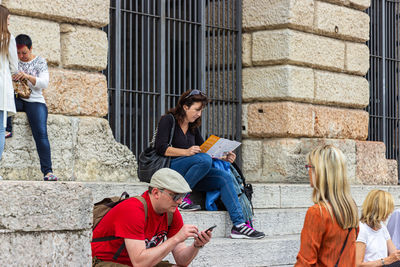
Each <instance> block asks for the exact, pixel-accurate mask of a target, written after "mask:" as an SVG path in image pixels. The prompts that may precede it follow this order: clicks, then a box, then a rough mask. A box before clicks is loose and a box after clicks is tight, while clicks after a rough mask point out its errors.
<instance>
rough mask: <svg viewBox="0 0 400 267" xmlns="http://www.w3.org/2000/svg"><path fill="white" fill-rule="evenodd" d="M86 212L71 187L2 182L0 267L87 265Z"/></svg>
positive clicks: (86, 204)
mask: <svg viewBox="0 0 400 267" xmlns="http://www.w3.org/2000/svg"><path fill="white" fill-rule="evenodd" d="M66 200H68V201H66ZM92 207H93V199H92V194H91V191H90V190H89V189H87V188H85V186H82V185H80V184H77V183H64V182H57V183H49V182H26V181H24V182H21V181H2V182H1V183H0V250H1V251H2V253H1V257H0V266H87V267H89V266H91V248H90V242H89V240H90V238H91V234H92V233H91V224H92V220H91V218H92Z"/></svg>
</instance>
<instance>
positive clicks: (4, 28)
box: [0, 5, 11, 55]
mask: <svg viewBox="0 0 400 267" xmlns="http://www.w3.org/2000/svg"><path fill="white" fill-rule="evenodd" d="M9 15H10V11H8V8H6V7H5V6H3V5H0V54H3V55H8V46H9V45H10V39H11V34H10V32H9V30H8V24H7V20H8V16H9Z"/></svg>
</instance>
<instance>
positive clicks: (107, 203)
mask: <svg viewBox="0 0 400 267" xmlns="http://www.w3.org/2000/svg"><path fill="white" fill-rule="evenodd" d="M134 198H136V199H138V200H139V201H140V202H142V204H143V207H144V221H145V222H146V221H147V202H146V200H145V199H144V197H142V196H135V197H134ZM127 199H129V194H128V193H127V192H123V193H122V195H121V196H120V197H108V198H104V199H103V200H102V201H100V202H97V203H95V204H94V207H93V225H92V231H93V230H94V229H95V228H96V226H97V225H98V224H99V223H100V221H101V220H102V219H103V217H104V216H105V215H106V214H107V213H108V212H109V211H110V210H111V209H112V208H114V207H115V206H117V205H118V204H119V203H121V202H122V201H125V200H127ZM167 216H168V228H169V227H170V226H171V224H172V219H173V216H174V214H173V213H171V212H168V213H167ZM120 238H121V237H116V236H104V237H98V238H93V239H92V242H104V241H111V240H116V239H120ZM124 248H125V242H122V245H121V246H120V247H119V248H118V250H117V251H116V252H115V254H114V256H113V259H114V260H117V258H118V257H119V255H120V254H121V252H122V251H123V250H124Z"/></svg>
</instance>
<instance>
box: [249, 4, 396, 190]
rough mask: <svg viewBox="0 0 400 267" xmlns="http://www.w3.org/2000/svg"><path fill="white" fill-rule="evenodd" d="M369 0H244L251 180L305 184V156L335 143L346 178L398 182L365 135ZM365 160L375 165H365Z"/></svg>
mask: <svg viewBox="0 0 400 267" xmlns="http://www.w3.org/2000/svg"><path fill="white" fill-rule="evenodd" d="M369 5H370V1H369V0H329V1H328V0H326V1H322V0H321V1H317V0H279V1H275V0H273V1H258V0H243V39H242V47H243V52H242V53H243V54H242V55H243V84H242V90H243V91H242V94H243V102H244V106H243V126H244V127H243V129H244V130H243V136H244V140H243V147H242V152H243V159H244V166H243V169H244V172H245V175H247V177H248V180H249V181H253V182H285V183H304V182H308V177H307V173H306V171H305V169H304V164H306V162H305V155H306V154H307V153H308V152H309V151H310V150H311V149H312V148H314V147H315V146H316V145H318V144H325V143H333V144H335V145H337V146H338V147H340V148H341V149H342V150H343V151H344V152H345V154H346V156H347V159H348V166H349V178H350V180H351V182H352V183H355V184H359V183H363V184H365V183H375V184H397V163H396V162H395V161H388V160H386V158H385V147H384V145H383V144H382V143H378V142H367V141H365V140H366V139H367V136H368V119H369V115H368V113H367V112H366V111H365V110H364V108H365V107H366V106H367V105H368V103H369V84H368V81H367V80H366V79H365V78H364V75H365V74H366V73H367V71H368V69H369V49H368V46H367V45H366V44H365V42H366V41H367V40H368V39H369V16H368V14H367V13H365V9H367V8H368V7H369ZM371 166H374V167H372V168H371Z"/></svg>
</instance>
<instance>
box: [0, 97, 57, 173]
mask: <svg viewBox="0 0 400 267" xmlns="http://www.w3.org/2000/svg"><path fill="white" fill-rule="evenodd" d="M15 106H16V108H17V111H24V112H25V113H26V116H27V117H28V122H29V125H30V127H31V130H32V135H33V139H35V143H36V149H37V152H38V154H39V160H40V170H41V171H42V173H43V175H46V174H47V173H49V172H53V170H52V166H51V165H52V164H51V151H50V142H49V138H48V136H47V115H48V112H47V106H46V104H43V103H38V102H27V101H24V100H21V99H19V98H16V99H15ZM6 130H7V131H8V132H11V131H12V124H11V117H8V119H7V128H6ZM3 136H4V133H3Z"/></svg>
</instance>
